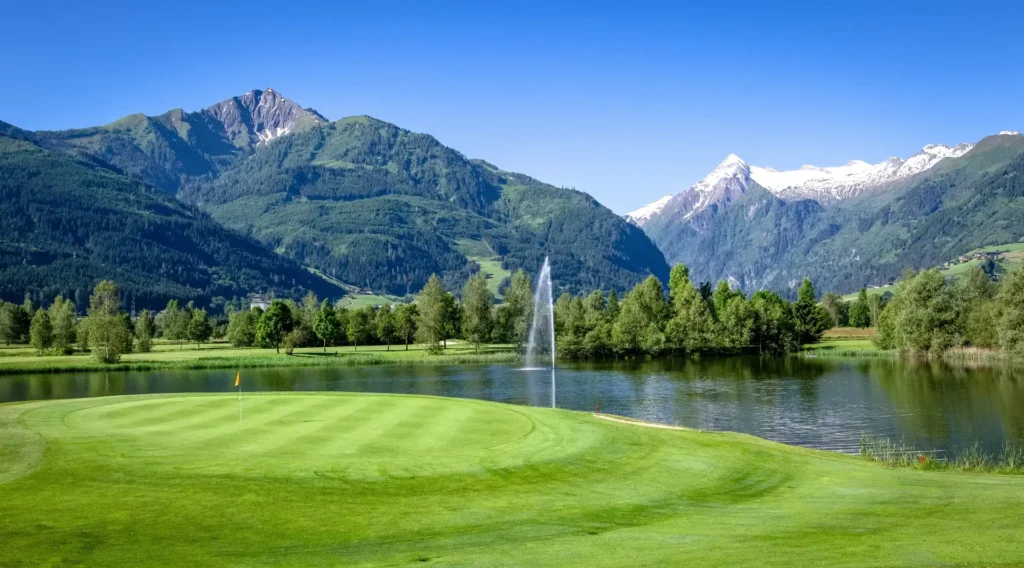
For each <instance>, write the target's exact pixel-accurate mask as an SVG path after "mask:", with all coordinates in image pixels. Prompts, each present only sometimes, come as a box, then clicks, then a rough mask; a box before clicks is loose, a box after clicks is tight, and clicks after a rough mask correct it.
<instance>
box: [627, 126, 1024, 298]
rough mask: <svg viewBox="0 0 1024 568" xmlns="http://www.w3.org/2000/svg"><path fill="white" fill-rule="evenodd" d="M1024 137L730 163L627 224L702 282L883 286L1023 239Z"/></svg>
mask: <svg viewBox="0 0 1024 568" xmlns="http://www.w3.org/2000/svg"><path fill="white" fill-rule="evenodd" d="M1022 174H1024V138H1022V137H1021V136H1020V134H1019V133H1018V132H1015V131H1003V132H1000V133H999V134H997V135H994V136H990V137H987V138H985V139H983V140H981V141H979V142H978V143H977V144H966V143H962V144H957V145H955V146H944V145H939V144H933V145H928V146H925V147H924V148H923V149H922V150H921V151H920V152H918V153H917V154H915V155H913V156H911V157H909V158H906V159H901V158H890V159H888V160H886V161H884V162H881V163H878V164H868V163H866V162H863V161H852V162H849V163H847V164H846V165H844V166H838V167H824V168H822V167H816V166H804V167H802V168H800V169H798V170H791V171H776V170H773V169H771V168H764V167H757V166H751V165H750V164H748V163H747V162H745V161H744V160H742V159H741V158H739V157H738V156H736V155H734V154H730V155H729V156H728V157H726V159H725V160H723V161H722V162H721V163H720V164H719V165H718V166H717V167H716V168H715V169H714V170H712V172H711V173H709V174H708V175H707V176H706V177H705V178H704V179H702V180H700V181H698V182H697V183H695V184H694V185H693V186H691V187H690V188H688V189H686V190H684V191H682V192H680V193H678V194H676V195H674V196H666V197H663V198H661V199H659V200H658V201H655V202H654V203H651V204H648V205H646V206H644V207H642V208H640V209H638V210H636V211H634V212H631V213H629V214H627V215H626V216H625V218H626V219H627V220H628V221H629V222H631V223H633V224H635V225H637V226H640V227H642V228H643V229H644V231H645V232H646V233H647V234H648V235H649V236H651V238H652V239H653V240H654V242H655V243H656V244H657V245H658V247H659V248H660V249H661V251H662V252H663V253H664V254H665V257H666V258H667V259H668V260H669V261H670V262H672V263H676V262H681V263H684V264H686V265H687V266H689V267H691V274H692V275H694V276H695V277H696V278H698V279H700V280H705V281H715V280H720V279H724V280H728V281H730V282H731V283H733V284H734V285H736V286H739V287H742V288H744V289H747V290H757V289H761V288H769V289H775V290H779V291H782V292H785V293H789V294H792V293H794V292H795V287H796V286H797V285H799V282H800V281H801V280H802V279H803V278H804V277H810V278H811V279H812V280H814V281H815V283H816V284H818V285H819V288H821V287H824V289H828V290H836V291H843V292H847V291H851V290H855V289H857V288H860V287H861V286H865V285H870V284H875V283H881V282H886V281H890V280H892V279H894V278H896V277H897V276H898V275H899V274H900V272H901V271H903V270H904V269H907V268H911V269H916V268H922V267H926V266H932V265H935V264H939V263H941V262H943V261H945V260H949V259H951V258H954V257H955V256H957V255H959V254H962V253H964V252H966V251H968V250H971V249H973V248H976V247H980V246H986V245H995V244H1003V243H1008V242H1016V241H1017V240H1018V239H1020V238H1022V237H1024V215H1021V213H1022V212H1024V200H1020V199H1018V198H1019V197H1020V195H1019V193H1020V188H1021V184H1020V181H1019V179H1020V176H1021V175H1022Z"/></svg>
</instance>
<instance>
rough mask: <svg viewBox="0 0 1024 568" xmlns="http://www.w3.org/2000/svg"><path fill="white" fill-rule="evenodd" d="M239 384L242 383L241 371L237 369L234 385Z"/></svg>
mask: <svg viewBox="0 0 1024 568" xmlns="http://www.w3.org/2000/svg"><path fill="white" fill-rule="evenodd" d="M240 384H242V372H241V371H239V372H238V374H237V375H235V386H236V387H237V386H238V385H240Z"/></svg>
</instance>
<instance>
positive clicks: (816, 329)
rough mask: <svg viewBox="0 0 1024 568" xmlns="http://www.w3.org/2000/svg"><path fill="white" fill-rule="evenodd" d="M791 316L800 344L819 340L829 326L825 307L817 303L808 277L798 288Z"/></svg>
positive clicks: (828, 317)
mask: <svg viewBox="0 0 1024 568" xmlns="http://www.w3.org/2000/svg"><path fill="white" fill-rule="evenodd" d="M793 316H794V318H795V319H796V333H797V336H798V338H799V339H798V341H799V342H800V344H801V345H803V344H807V343H817V342H819V341H821V335H822V334H823V333H825V330H826V329H828V328H829V321H828V320H829V319H830V316H829V314H828V312H827V311H825V308H823V307H821V306H819V305H818V299H817V297H816V296H815V293H814V285H813V284H811V280H810V279H809V278H804V281H803V284H801V285H800V290H798V291H797V300H796V303H795V304H793Z"/></svg>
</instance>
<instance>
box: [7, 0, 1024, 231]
mask: <svg viewBox="0 0 1024 568" xmlns="http://www.w3.org/2000/svg"><path fill="white" fill-rule="evenodd" d="M1022 16H1024V13H1022V9H1021V8H1019V7H1017V6H1015V5H1014V4H1012V3H1005V4H996V3H991V4H989V3H984V2H975V3H970V4H964V3H963V2H960V3H956V4H954V3H943V2H937V1H933V2H927V3H925V2H920V3H912V2H893V3H883V2H878V3H872V2H856V3H852V2H851V3H824V2H815V3H804V4H800V3H787V4H782V3H781V2H780V3H775V2H756V3H754V2H752V3H745V2H730V3H721V4H717V3H715V4H713V3H701V4H693V5H689V4H686V3H683V2H673V3H644V2H614V3H613V2H577V3H573V2H536V3H533V2H507V3H500V2H478V3H455V2H436V1H430V0H421V1H418V2H409V3H403V2H387V3H384V2H380V3H377V2H360V3H358V4H353V5H345V4H343V3H340V2H323V3H302V2H284V1H278V2H266V3H263V2H244V3H240V2H233V3H218V2H202V3H200V2H195V3H190V2H174V3H156V2H125V3H120V4H119V3H113V2H88V3H86V2H50V1H47V0H33V1H31V2H3V3H0V21H2V22H4V23H5V26H4V35H5V38H4V39H5V41H4V43H5V49H3V50H2V51H0V70H2V71H0V76H2V77H3V82H2V88H0V120H5V121H7V122H11V123H13V124H16V125H18V126H21V127H23V128H29V129H33V130H35V129H60V128H69V127H81V126H90V125H96V124H104V123H107V122H111V121H113V120H115V119H117V118H119V117H121V116H124V115H126V114H130V113H133V112H145V113H147V114H159V113H162V112H164V111H166V110H169V109H171V108H175V107H182V108H185V109H186V110H195V109H199V108H202V107H205V106H208V105H211V104H213V103H215V102H218V101H220V100H223V99H226V98H228V97H230V96H233V95H237V94H240V93H242V92H244V91H247V90H249V89H253V88H264V87H268V86H269V87H273V88H275V89H276V90H278V91H280V92H281V93H282V94H284V95H285V96H287V97H289V98H292V99H294V100H296V101H297V102H298V103H300V104H302V105H304V106H311V107H314V108H316V109H317V110H319V111H320V112H321V113H323V114H324V115H326V116H327V117H328V118H330V119H337V118H341V117H343V116H348V115H354V114H369V115H372V116H375V117H377V118H381V119H384V120H388V121H391V122H394V123H396V124H398V125H399V126H402V127H404V128H408V129H411V130H415V131H420V132H427V133H430V134H433V135H434V136H435V137H437V138H438V139H439V140H441V141H442V142H443V143H445V144H447V145H449V146H452V147H454V148H456V149H458V150H460V151H462V152H463V153H465V154H467V155H468V156H470V157H474V158H484V159H486V160H488V161H490V162H492V163H494V164H496V165H498V166H500V167H502V168H505V169H509V170H514V171H520V172H523V173H527V174H530V175H532V176H534V177H537V178H540V179H542V180H544V181H548V182H551V183H555V184H558V185H565V186H572V187H576V188H578V189H581V190H584V191H587V192H589V193H591V194H592V195H594V196H595V197H596V198H597V199H598V200H600V201H601V202H602V203H604V204H605V205H607V206H608V207H610V208H612V209H613V210H614V211H616V212H618V213H624V212H626V211H629V210H631V209H634V208H636V207H638V206H640V205H643V204H644V203H647V202H649V201H652V200H654V199H656V198H657V197H659V196H661V195H663V194H665V193H674V192H677V191H679V190H682V189H684V188H686V187H688V186H689V185H690V184H691V183H692V182H694V181H696V180H697V179H699V178H701V177H703V175H704V174H705V173H707V172H708V171H709V170H710V169H711V168H713V167H714V166H715V165H716V164H717V163H718V162H719V161H721V160H722V158H724V157H725V156H726V155H727V154H728V153H730V152H734V153H736V154H738V155H740V156H741V157H743V158H744V159H746V160H747V161H748V162H750V163H753V164H757V165H762V166H771V167H774V168H776V169H784V168H794V167H799V166H800V165H802V164H804V163H813V164H817V165H838V164H843V163H846V162H848V161H850V160H852V159H863V160H867V161H870V162H877V161H881V160H883V159H885V158H887V157H889V156H894V155H895V156H908V155H911V154H913V153H915V152H916V151H917V150H918V149H920V147H922V146H923V145H925V144H928V143H946V144H954V143H957V142H964V141H976V140H977V139H979V138H981V137H983V136H985V135H987V134H991V133H995V132H997V131H999V130H1003V129H1014V130H1024V105H1022V104H1021V102H1022V101H1024V75H1022V74H1021V73H1020V71H1021V70H1022V69H1024V65H1022V64H1024V43H1022V42H1021V41H1020V39H1019V38H1020V37H1021V36H1020V25H1019V22H1020V21H1022Z"/></svg>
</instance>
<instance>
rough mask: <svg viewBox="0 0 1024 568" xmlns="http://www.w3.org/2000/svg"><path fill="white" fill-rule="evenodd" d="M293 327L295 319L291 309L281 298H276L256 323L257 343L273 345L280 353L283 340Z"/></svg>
mask: <svg viewBox="0 0 1024 568" xmlns="http://www.w3.org/2000/svg"><path fill="white" fill-rule="evenodd" d="M293 328H294V320H293V319H292V312H291V310H290V309H289V308H288V306H287V305H286V304H285V303H284V302H282V301H281V300H274V301H272V302H271V303H270V305H269V306H268V307H267V311H265V312H263V315H262V316H260V321H259V322H257V324H256V343H257V344H258V345H260V346H262V347H271V346H273V347H274V349H275V350H276V351H277V352H278V353H280V352H281V340H282V339H284V336H285V334H287V333H289V332H291V330H292V329H293Z"/></svg>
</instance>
